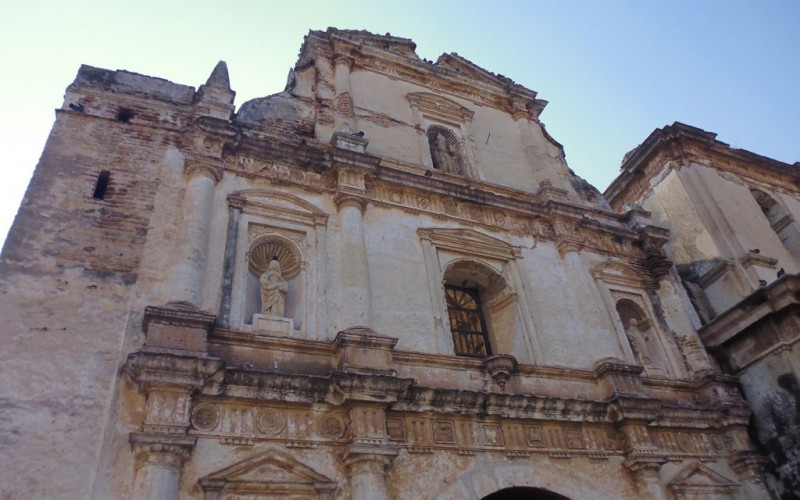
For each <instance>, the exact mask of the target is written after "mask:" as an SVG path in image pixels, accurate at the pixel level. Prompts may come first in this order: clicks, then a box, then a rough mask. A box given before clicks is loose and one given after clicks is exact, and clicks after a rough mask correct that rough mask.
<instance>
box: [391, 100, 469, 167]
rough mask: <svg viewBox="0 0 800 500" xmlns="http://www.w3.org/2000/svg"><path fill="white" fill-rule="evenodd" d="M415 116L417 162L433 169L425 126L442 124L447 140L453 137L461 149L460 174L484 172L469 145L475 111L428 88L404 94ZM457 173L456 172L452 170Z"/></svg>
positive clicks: (451, 139) (439, 125)
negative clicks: (431, 91) (448, 134)
mask: <svg viewBox="0 0 800 500" xmlns="http://www.w3.org/2000/svg"><path fill="white" fill-rule="evenodd" d="M406 99H407V100H408V102H409V105H410V106H411V111H412V114H413V117H414V128H415V129H416V131H417V141H418V145H419V153H420V164H421V165H422V166H424V167H425V168H428V169H433V168H434V167H433V159H432V158H431V147H430V143H429V141H428V130H429V129H430V127H432V126H436V127H441V128H443V129H445V130H448V131H450V132H451V134H452V137H449V138H448V140H449V141H456V142H457V143H458V144H459V146H460V150H461V153H462V155H461V156H462V160H463V165H462V166H463V169H464V171H463V175H464V176H465V177H470V178H473V179H478V180H485V176H484V175H483V174H482V172H481V171H480V169H479V168H478V162H477V156H476V155H475V151H474V150H473V148H472V141H471V140H470V138H471V132H470V125H471V123H472V118H473V116H474V115H475V112H474V111H472V110H470V109H468V108H465V107H464V106H462V105H460V104H459V103H457V102H456V101H454V100H452V99H448V98H446V97H443V96H440V95H436V94H432V93H429V92H412V93H409V94H407V95H406ZM452 175H456V174H452Z"/></svg>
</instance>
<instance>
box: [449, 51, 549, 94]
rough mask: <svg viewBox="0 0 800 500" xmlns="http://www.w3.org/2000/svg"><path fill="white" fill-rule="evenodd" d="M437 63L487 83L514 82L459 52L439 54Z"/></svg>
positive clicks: (503, 84)
mask: <svg viewBox="0 0 800 500" xmlns="http://www.w3.org/2000/svg"><path fill="white" fill-rule="evenodd" d="M435 65H436V66H437V67H439V68H445V69H449V70H450V71H454V72H455V73H458V74H459V75H462V76H465V77H467V78H470V79H472V80H476V81H478V82H482V83H486V84H489V85H493V86H498V85H502V86H505V85H507V84H509V83H513V82H512V81H511V79H510V78H506V77H504V76H502V75H495V74H494V73H492V72H490V71H486V70H485V69H483V68H481V67H480V66H478V65H476V64H474V63H472V62H470V61H468V60H467V59H464V58H463V57H461V56H460V55H458V54H455V53H453V54H442V55H440V56H439V59H437V60H436V63H435ZM534 95H535V92H534Z"/></svg>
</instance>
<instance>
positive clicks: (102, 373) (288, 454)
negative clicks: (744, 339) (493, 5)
mask: <svg viewBox="0 0 800 500" xmlns="http://www.w3.org/2000/svg"><path fill="white" fill-rule="evenodd" d="M336 33H338V32H336V31H335V30H334V31H331V32H328V34H327V36H329V37H332V38H331V39H330V40H327V41H326V40H322V38H324V37H323V35H324V34H322V33H319V32H312V33H311V34H310V35H309V38H308V39H307V42H306V44H307V45H304V48H303V49H302V50H301V62H300V63H298V67H297V68H296V71H295V72H294V74H293V76H292V79H290V82H289V85H288V86H287V89H286V90H285V91H284V92H282V93H279V94H275V95H273V96H269V97H265V98H259V99H255V100H253V101H250V102H248V103H245V104H244V105H242V107H241V109H240V111H239V114H238V115H236V114H234V113H233V106H232V103H233V97H234V92H233V91H232V90H231V89H230V85H229V82H228V75H227V69H226V68H225V65H224V63H220V64H219V65H217V67H216V68H215V69H214V71H213V72H212V75H211V77H210V78H209V80H208V82H207V83H206V84H205V85H203V86H201V87H200V88H199V89H198V90H197V91H196V92H195V90H194V89H193V88H191V87H186V86H183V85H176V84H172V83H170V82H166V81H164V80H160V79H157V78H151V77H145V76H141V75H136V74H133V73H128V72H123V71H117V72H114V71H107V70H100V69H96V68H89V67H84V68H82V69H81V71H80V73H79V75H78V78H77V79H76V81H75V83H73V85H71V86H70V88H69V89H68V92H67V97H66V100H65V103H64V106H63V109H62V110H60V111H59V112H58V118H57V121H56V125H55V127H54V130H53V134H52V136H51V138H50V141H49V143H48V146H47V149H46V150H45V153H44V155H43V159H42V163H41V164H40V165H39V167H38V168H37V170H36V173H35V175H34V179H33V181H32V184H31V188H30V189H29V193H28V195H27V197H26V200H25V202H24V204H23V207H22V209H21V212H20V216H19V217H18V219H17V222H16V223H15V226H14V228H13V229H12V234H11V235H10V237H9V240H8V243H7V245H6V248H5V249H4V253H3V261H2V266H3V267H2V271H3V275H2V282H0V285H1V286H2V287H3V288H2V291H3V293H4V298H3V305H2V308H3V309H2V310H0V314H2V317H3V318H4V321H7V322H8V325H9V329H8V332H10V333H9V338H10V342H9V343H8V348H7V350H6V351H5V352H4V354H2V358H0V361H2V363H3V367H4V377H3V381H2V384H3V394H8V395H9V397H8V399H7V401H5V402H4V403H5V404H6V405H7V407H9V408H11V410H10V411H9V412H8V415H9V417H8V418H7V420H6V421H5V422H4V431H3V432H5V435H4V436H5V443H7V446H6V447H5V448H4V449H3V450H2V452H0V453H2V454H0V458H1V459H2V461H3V462H2V464H0V465H2V466H3V468H2V471H3V472H2V473H0V477H2V478H3V481H0V484H4V485H7V486H3V487H4V488H5V490H0V492H2V493H4V494H7V495H9V496H12V497H14V496H20V495H22V494H24V493H25V492H32V493H33V494H34V496H36V495H39V496H52V494H53V492H54V491H57V492H58V493H59V494H61V493H63V494H64V495H65V496H70V497H76V498H82V497H89V498H125V497H139V498H148V497H152V498H171V499H173V500H174V499H179V498H195V497H201V496H203V495H207V498H232V497H235V495H238V494H244V492H248V494H251V493H252V494H253V495H259V496H261V497H262V498H263V497H269V496H270V495H272V494H273V493H274V492H275V489H276V488H278V489H280V492H282V493H285V494H292V495H299V496H303V497H309V496H311V497H315V496H316V497H320V498H356V499H365V498H370V499H373V498H402V497H404V496H409V497H419V498H436V497H442V498H448V497H458V498H461V497H463V498H479V497H481V496H483V495H485V494H488V493H490V492H492V491H494V490H497V489H501V488H505V487H508V486H512V485H528V486H535V487H540V488H546V489H549V490H552V491H556V492H559V493H562V494H565V495H568V496H571V497H574V498H581V497H584V496H587V495H590V494H596V496H598V497H602V498H635V497H637V496H643V495H644V496H646V495H651V496H656V497H657V496H659V495H662V493H663V491H669V490H670V489H672V490H674V491H675V492H677V493H681V492H686V491H689V492H695V493H696V492H697V491H698V488H699V490H701V491H704V492H706V491H711V492H713V493H715V494H720V495H722V496H724V497H726V498H736V497H737V496H738V497H740V498H743V497H747V495H748V492H751V491H758V488H757V481H756V480H755V479H754V477H756V476H757V467H750V466H749V465H748V466H746V467H741V468H736V467H734V465H732V464H734V463H736V460H737V457H740V456H746V457H749V456H750V454H751V445H750V443H749V442H748V440H747V438H746V436H745V435H744V432H743V426H744V423H745V422H746V421H747V417H748V413H747V411H746V409H744V408H743V406H742V403H741V401H740V399H739V398H738V397H737V396H736V394H735V392H733V390H732V383H733V382H732V381H731V380H729V379H726V378H724V377H721V376H719V374H717V373H715V372H714V370H713V367H712V366H711V364H710V363H709V360H708V358H707V357H706V356H705V353H704V352H702V350H701V349H699V341H698V337H697V335H696V332H695V330H694V327H695V326H696V323H697V319H696V317H693V316H692V315H691V313H690V312H689V311H687V305H688V304H687V303H686V300H685V297H684V296H683V295H681V294H680V292H679V290H678V289H677V277H676V275H675V274H674V273H672V272H670V269H669V262H668V261H667V260H666V258H665V256H664V255H663V253H662V252H661V246H662V245H663V244H664V243H665V242H666V241H667V237H668V233H667V232H666V231H665V230H663V229H661V228H658V227H655V226H653V225H651V221H650V219H649V217H648V215H647V214H646V213H645V212H643V211H641V210H631V211H630V212H628V213H625V214H617V213H614V212H611V211H608V210H607V209H606V208H605V205H604V202H603V200H602V199H600V198H602V197H600V198H596V197H595V195H594V194H593V193H592V192H591V190H588V189H585V190H579V189H577V188H576V187H575V186H574V185H573V181H575V178H573V177H571V175H570V174H569V173H568V170H566V164H565V163H564V162H563V155H562V152H561V150H560V146H559V145H557V143H555V142H554V141H553V140H552V139H551V138H549V136H547V135H546V133H545V132H544V129H543V128H542V127H541V125H540V124H539V122H538V113H539V112H541V109H542V108H543V107H544V104H545V103H544V102H543V101H539V100H536V99H535V93H534V92H532V91H529V90H527V89H524V88H522V87H520V86H517V85H516V84H513V85H512V83H513V82H510V81H509V80H508V79H505V77H500V76H498V75H493V74H490V73H488V72H486V71H484V70H481V69H480V68H477V67H476V66H474V65H472V64H471V63H469V62H468V61H465V60H463V59H461V58H459V57H457V56H455V55H445V56H442V59H441V60H440V61H439V62H437V63H436V67H435V68H433V66H432V65H431V63H427V62H422V61H419V58H418V57H416V54H414V53H413V46H412V45H413V44H411V43H410V41H407V40H404V39H396V38H394V37H388V36H387V37H377V36H375V35H371V34H368V33H361V32H356V33H355V34H354V33H353V32H342V33H340V34H339V35H336ZM334 35H336V36H334ZM337 36H338V38H337ZM321 37H322V38H321ZM352 37H356V42H358V43H355V42H354V43H350V42H352V40H350V42H348V39H350V38H352ZM320 40H322V41H320ZM328 41H331V43H330V44H329V45H325V44H326V43H328ZM362 41H363V42H364V43H361V42H362ZM323 42H324V43H323ZM334 42H335V43H334ZM314 44H317V45H314ZM337 44H344V45H345V46H346V48H347V50H342V47H340V46H339V45H337ZM348 44H349V45H348ZM385 44H386V45H385ZM392 44H394V45H392ZM384 46H388V47H390V48H389V49H384V48H382V47H384ZM392 46H394V47H396V48H395V49H394V52H392V51H391V47H392ZM380 50H388V51H389V52H390V53H388V54H386V53H377V52H376V51H380ZM333 52H335V54H333ZM398 54H400V55H399V56H398ZM392 75H394V77H392ZM509 89H511V90H509ZM423 91H424V92H423ZM420 92H422V93H423V94H424V95H420ZM448 120H450V121H448ZM447 124H449V125H452V127H453V128H452V130H450V133H451V134H452V135H447V136H446V137H445V136H444V135H442V136H441V137H442V140H445V141H450V142H448V143H447V147H448V148H450V149H448V151H450V153H452V154H453V158H452V159H453V161H454V162H455V163H453V164H451V166H452V165H460V166H461V167H462V168H463V169H464V170H461V171H444V170H442V169H441V168H432V167H433V166H434V165H433V157H432V156H431V153H430V144H428V143H427V142H426V141H428V140H429V138H430V137H429V136H428V135H426V133H427V132H426V133H422V134H421V133H420V132H423V131H422V130H420V129H421V128H423V126H428V125H440V126H444V125H447ZM456 131H457V132H458V133H459V134H461V136H460V139H459V138H458V137H456V135H455V134H456ZM362 133H363V134H362ZM445 135H446V134H445ZM454 138H455V139H454ZM460 140H463V142H459V141H460ZM458 148H462V149H458ZM458 155H463V156H461V157H460V161H462V163H460V164H459V163H458V162H457V161H456V160H458V158H456V156H458ZM445 160H446V158H445ZM102 170H107V171H109V172H110V182H109V185H108V190H107V191H106V192H105V193H104V195H103V197H102V199H94V198H92V194H93V190H94V179H95V178H96V175H97V173H98V172H99V171H102ZM434 170H435V171H434ZM578 184H580V183H578ZM584 187H585V186H584ZM597 195H598V196H599V193H598V194H597ZM274 259H277V260H278V261H279V263H280V266H282V268H283V270H282V272H283V273H284V274H283V275H282V276H281V279H282V280H284V283H283V286H285V290H286V293H285V296H283V297H282V299H283V303H282V304H281V306H280V308H279V309H280V310H279V311H278V312H277V313H273V311H271V310H270V311H265V310H264V304H265V303H266V301H267V299H265V296H264V295H262V292H263V290H262V289H261V287H262V283H261V280H262V279H263V278H264V275H265V274H266V272H265V269H266V268H268V267H269V266H270V265H272V261H273V260H274ZM445 283H447V284H449V285H452V286H469V287H475V288H476V289H480V293H481V297H482V299H481V300H482V302H481V304H480V305H481V307H482V312H483V313H484V314H485V316H486V323H487V332H488V333H487V334H488V338H489V342H490V344H491V354H493V355H494V356H488V354H490V352H489V350H488V349H487V351H486V352H485V353H484V354H481V353H480V352H473V353H466V354H471V356H456V355H455V346H454V342H453V336H452V332H451V331H450V323H449V319H448V311H447V309H446V306H445V302H444V293H443V292H444V284H445ZM275 304H277V302H276V303H275ZM275 304H273V305H275ZM275 307H276V309H278V306H277V305H275ZM631 319H636V322H632V321H631ZM634 335H639V336H640V337H635V336H634ZM636 339H638V340H636ZM642 346H643V347H642ZM6 367H8V372H9V376H5V372H6ZM720 408H723V409H724V411H723V410H721V409H720ZM65 464H66V465H65ZM753 471H755V472H753ZM55 477H58V478H61V477H65V478H66V479H65V480H64V481H63V482H59V483H58V485H57V486H54V484H53V482H52V479H51V478H55ZM442 479H444V480H442ZM31 484H32V485H33V486H31ZM37 488H38V489H37ZM253 492H255V493H253ZM662 496H663V495H662Z"/></svg>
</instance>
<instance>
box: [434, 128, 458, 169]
mask: <svg viewBox="0 0 800 500" xmlns="http://www.w3.org/2000/svg"><path fill="white" fill-rule="evenodd" d="M431 157H432V159H433V166H434V167H435V168H436V169H438V170H441V171H442V172H448V173H451V174H460V173H461V162H460V160H461V159H460V158H459V155H458V151H456V150H454V148H453V146H452V145H451V144H448V143H447V139H446V138H445V136H444V135H443V134H436V139H434V141H433V144H431Z"/></svg>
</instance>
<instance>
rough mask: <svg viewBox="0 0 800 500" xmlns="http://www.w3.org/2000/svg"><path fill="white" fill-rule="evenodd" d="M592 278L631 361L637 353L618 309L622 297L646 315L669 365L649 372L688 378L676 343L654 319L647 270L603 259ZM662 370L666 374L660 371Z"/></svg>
mask: <svg viewBox="0 0 800 500" xmlns="http://www.w3.org/2000/svg"><path fill="white" fill-rule="evenodd" d="M591 274H592V277H593V278H594V281H595V285H596V286H597V288H598V290H599V291H600V295H601V297H602V299H603V302H604V303H605V305H606V309H607V312H608V316H609V318H610V319H611V323H612V324H613V325H614V331H615V332H616V335H617V343H618V345H619V347H620V349H621V351H622V353H623V355H624V359H625V361H626V362H628V363H632V364H638V361H637V360H636V356H635V355H634V353H633V349H632V347H631V345H630V342H629V340H628V335H627V334H626V332H625V325H623V324H622V319H621V318H620V316H619V313H618V311H617V304H618V303H619V302H620V301H621V300H628V301H630V302H633V303H634V304H635V305H636V306H637V307H638V308H639V309H640V310H641V312H642V314H643V315H644V316H645V318H646V320H647V322H648V323H649V325H650V327H651V328H652V330H653V332H654V333H655V336H656V342H657V345H658V347H659V349H660V350H661V354H663V356H664V361H665V364H666V366H664V367H650V369H649V370H648V367H645V373H646V374H647V375H656V376H660V377H666V378H673V379H674V378H680V377H682V378H685V377H687V376H688V373H687V371H686V368H685V367H684V366H683V364H682V363H681V361H680V354H679V352H678V351H677V346H675V345H674V343H673V342H670V341H669V338H670V337H669V335H667V333H666V332H664V330H663V329H662V328H661V326H660V325H659V324H658V322H657V321H656V320H655V314H654V313H653V311H654V307H653V303H652V302H651V300H650V298H649V294H648V292H647V289H648V278H647V276H646V274H645V273H644V271H641V270H637V269H635V268H634V267H632V266H630V265H628V264H624V263H621V262H613V261H611V262H609V261H606V262H603V263H601V264H598V265H597V266H595V267H594V268H593V269H592V273H591ZM659 371H663V372H664V373H663V374H660V373H658V372H659Z"/></svg>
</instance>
